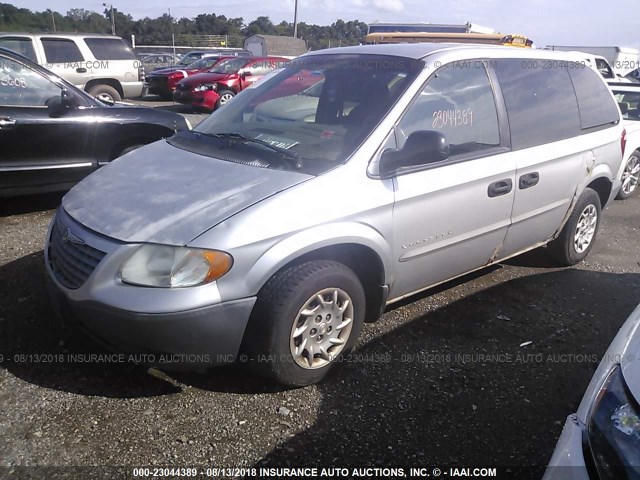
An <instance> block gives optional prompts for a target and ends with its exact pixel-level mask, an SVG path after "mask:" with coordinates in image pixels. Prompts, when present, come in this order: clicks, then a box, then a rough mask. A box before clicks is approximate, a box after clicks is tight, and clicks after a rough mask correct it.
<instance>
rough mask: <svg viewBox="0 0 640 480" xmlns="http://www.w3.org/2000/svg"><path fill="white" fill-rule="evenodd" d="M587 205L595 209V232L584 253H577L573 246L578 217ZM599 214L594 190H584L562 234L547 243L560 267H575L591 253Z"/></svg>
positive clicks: (597, 198)
mask: <svg viewBox="0 0 640 480" xmlns="http://www.w3.org/2000/svg"><path fill="white" fill-rule="evenodd" d="M589 205H593V206H594V207H596V211H597V213H598V218H597V222H596V230H595V232H594V234H593V238H592V239H591V243H589V246H588V247H587V249H586V250H585V251H584V252H581V253H578V252H577V251H576V249H575V246H574V236H575V231H576V228H577V226H578V221H579V219H580V215H582V212H584V210H585V209H586V208H587V207H588V206H589ZM601 212H602V208H601V206H600V197H599V196H598V194H597V193H596V191H595V190H592V189H591V188H585V190H584V192H582V194H581V195H580V197H578V200H577V201H576V204H575V206H574V207H573V211H572V212H571V215H570V216H569V219H568V220H567V223H565V225H564V227H563V229H562V232H561V233H560V235H559V236H558V238H556V239H555V240H552V241H551V242H549V244H548V246H547V249H548V251H549V253H550V254H551V256H552V257H553V258H554V259H555V260H556V261H557V262H558V263H559V264H560V265H563V266H570V265H575V264H576V263H579V262H581V261H582V260H583V259H584V258H585V257H586V256H587V255H589V252H590V251H591V248H593V244H594V243H595V242H596V238H597V236H598V229H599V228H600V217H601Z"/></svg>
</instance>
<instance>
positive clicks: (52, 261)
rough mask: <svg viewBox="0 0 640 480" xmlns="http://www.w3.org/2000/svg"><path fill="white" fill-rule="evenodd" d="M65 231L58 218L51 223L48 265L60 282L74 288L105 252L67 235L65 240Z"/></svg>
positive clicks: (80, 283) (87, 274) (90, 271)
mask: <svg viewBox="0 0 640 480" xmlns="http://www.w3.org/2000/svg"><path fill="white" fill-rule="evenodd" d="M66 231H68V230H67V227H65V226H64V225H61V224H60V222H59V221H58V220H56V221H55V222H54V223H53V228H52V229H51V237H50V238H49V251H48V254H49V265H51V269H52V270H53V273H54V274H55V276H56V278H57V279H58V281H59V282H60V283H61V284H63V285H64V286H65V287H67V288H71V289H76V288H79V287H81V286H82V284H83V283H84V282H85V281H86V280H87V278H89V275H91V273H92V272H93V271H94V270H95V268H96V267H97V266H98V264H99V263H100V261H101V260H102V259H103V258H104V256H105V255H106V253H105V252H102V251H100V250H98V249H95V248H93V247H90V246H89V245H87V244H84V243H80V242H78V239H76V238H75V237H72V238H69V235H67V239H66V240H65V238H64V232H66ZM74 240H75V241H74Z"/></svg>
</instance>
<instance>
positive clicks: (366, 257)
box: [248, 225, 391, 322]
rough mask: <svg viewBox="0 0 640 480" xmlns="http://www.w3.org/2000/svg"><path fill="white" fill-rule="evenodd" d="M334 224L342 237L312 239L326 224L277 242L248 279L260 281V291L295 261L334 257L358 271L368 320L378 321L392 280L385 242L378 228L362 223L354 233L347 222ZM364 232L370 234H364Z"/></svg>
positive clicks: (324, 229) (301, 261) (257, 283)
mask: <svg viewBox="0 0 640 480" xmlns="http://www.w3.org/2000/svg"><path fill="white" fill-rule="evenodd" d="M333 227H336V228H339V229H340V230H339V231H341V232H342V233H343V235H342V236H341V237H340V238H325V239H319V238H315V241H310V240H312V239H314V236H315V234H316V233H318V234H319V233H321V232H322V231H326V226H324V227H316V228H313V229H310V230H306V231H303V232H300V233H298V234H297V235H294V236H291V237H288V238H287V239H285V240H284V241H282V242H279V243H278V244H276V245H274V246H273V247H272V248H270V249H269V250H268V251H267V252H266V253H265V254H264V255H262V256H261V257H260V259H259V260H258V261H257V262H256V263H255V264H254V266H253V268H252V269H251V271H250V272H249V275H248V278H249V281H250V282H251V283H252V284H254V285H258V291H259V290H261V289H262V288H263V287H264V285H265V284H266V282H267V281H268V280H269V279H270V278H271V277H272V276H273V275H275V274H277V273H278V272H280V271H283V270H285V269H287V268H290V267H291V266H293V265H296V264H299V263H304V262H307V261H312V260H334V261H337V262H340V263H342V264H344V265H346V266H347V267H349V268H350V269H351V270H353V271H354V273H355V274H356V275H357V277H358V279H359V280H360V282H361V283H362V286H363V288H364V290H365V298H366V303H367V309H366V312H365V321H367V322H372V321H375V320H377V319H378V318H379V316H380V314H381V312H382V310H383V309H384V305H385V304H386V292H387V289H386V286H387V285H389V283H390V278H389V276H390V272H391V268H390V266H389V264H388V261H386V260H385V259H388V258H390V257H389V250H388V247H387V246H386V242H384V239H383V237H382V236H381V235H380V234H379V233H378V232H375V231H374V230H373V229H370V228H369V227H365V226H363V225H356V226H355V227H354V226H352V229H353V230H360V232H359V233H360V234H356V233H355V232H353V231H352V232H351V233H352V235H348V234H345V233H347V230H346V229H347V228H348V227H347V226H344V225H343V226H341V227H338V226H335V225H334V226H333ZM363 229H364V231H363ZM316 230H319V231H316ZM332 230H334V231H335V229H333V228H332ZM365 232H366V234H367V235H363V233H365Z"/></svg>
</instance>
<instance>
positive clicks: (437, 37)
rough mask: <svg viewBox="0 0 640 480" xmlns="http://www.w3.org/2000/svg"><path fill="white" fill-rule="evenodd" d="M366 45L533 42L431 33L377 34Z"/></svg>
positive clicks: (519, 44) (530, 43) (485, 35)
mask: <svg viewBox="0 0 640 480" xmlns="http://www.w3.org/2000/svg"><path fill="white" fill-rule="evenodd" d="M365 41H366V42H367V43H423V42H433V43H480V44H488V45H508V46H513V47H531V46H533V41H532V40H531V39H530V38H528V37H526V36H524V35H515V34H514V35H505V34H503V33H432V32H377V33H370V34H369V35H367V36H366V37H365Z"/></svg>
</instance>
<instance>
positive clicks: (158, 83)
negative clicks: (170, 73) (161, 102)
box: [144, 77, 175, 95]
mask: <svg viewBox="0 0 640 480" xmlns="http://www.w3.org/2000/svg"><path fill="white" fill-rule="evenodd" d="M144 85H145V87H146V88H147V92H149V93H150V94H151V95H171V93H172V92H173V90H174V88H175V87H173V88H172V87H171V85H169V81H168V80H163V79H158V78H154V77H147V78H146V79H145V84H144Z"/></svg>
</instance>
